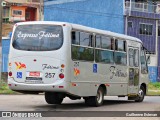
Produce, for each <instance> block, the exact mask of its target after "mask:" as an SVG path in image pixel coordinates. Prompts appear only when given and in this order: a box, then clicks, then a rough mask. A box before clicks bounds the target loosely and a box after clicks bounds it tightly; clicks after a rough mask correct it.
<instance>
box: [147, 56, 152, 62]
mask: <svg viewBox="0 0 160 120" xmlns="http://www.w3.org/2000/svg"><path fill="white" fill-rule="evenodd" d="M150 63H151V58H150V55H149V56H148V57H147V64H150Z"/></svg>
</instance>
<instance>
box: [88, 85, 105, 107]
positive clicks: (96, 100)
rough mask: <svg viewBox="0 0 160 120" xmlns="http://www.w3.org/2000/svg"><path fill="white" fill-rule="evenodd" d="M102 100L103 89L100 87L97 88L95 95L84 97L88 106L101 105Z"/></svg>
mask: <svg viewBox="0 0 160 120" xmlns="http://www.w3.org/2000/svg"><path fill="white" fill-rule="evenodd" d="M103 100H104V90H103V88H102V87H99V88H98V91H97V95H96V96H91V97H88V98H85V103H86V104H87V105H89V106H95V107H98V106H101V105H102V104H103Z"/></svg>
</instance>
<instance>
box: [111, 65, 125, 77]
mask: <svg viewBox="0 0 160 120" xmlns="http://www.w3.org/2000/svg"><path fill="white" fill-rule="evenodd" d="M110 72H111V76H110V79H112V78H113V77H114V76H116V77H127V73H126V72H123V71H121V70H119V69H116V67H115V66H111V67H110Z"/></svg>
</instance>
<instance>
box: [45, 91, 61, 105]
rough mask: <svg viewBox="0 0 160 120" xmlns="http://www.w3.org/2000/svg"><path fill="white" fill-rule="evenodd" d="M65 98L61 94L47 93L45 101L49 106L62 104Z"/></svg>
mask: <svg viewBox="0 0 160 120" xmlns="http://www.w3.org/2000/svg"><path fill="white" fill-rule="evenodd" d="M63 98H64V96H63V95H62V94H61V93H56V92H45V100H46V102H47V103H48V104H61V103H62V101H63Z"/></svg>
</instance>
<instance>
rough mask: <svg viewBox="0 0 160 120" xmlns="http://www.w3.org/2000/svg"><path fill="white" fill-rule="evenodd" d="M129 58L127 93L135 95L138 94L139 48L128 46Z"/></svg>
mask: <svg viewBox="0 0 160 120" xmlns="http://www.w3.org/2000/svg"><path fill="white" fill-rule="evenodd" d="M128 57H129V58H128V60H129V69H128V70H129V72H128V73H129V81H128V95H129V96H135V95H137V94H138V88H139V86H138V85H139V77H140V76H139V71H140V69H139V64H140V63H139V49H138V48H134V47H129V49H128Z"/></svg>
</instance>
